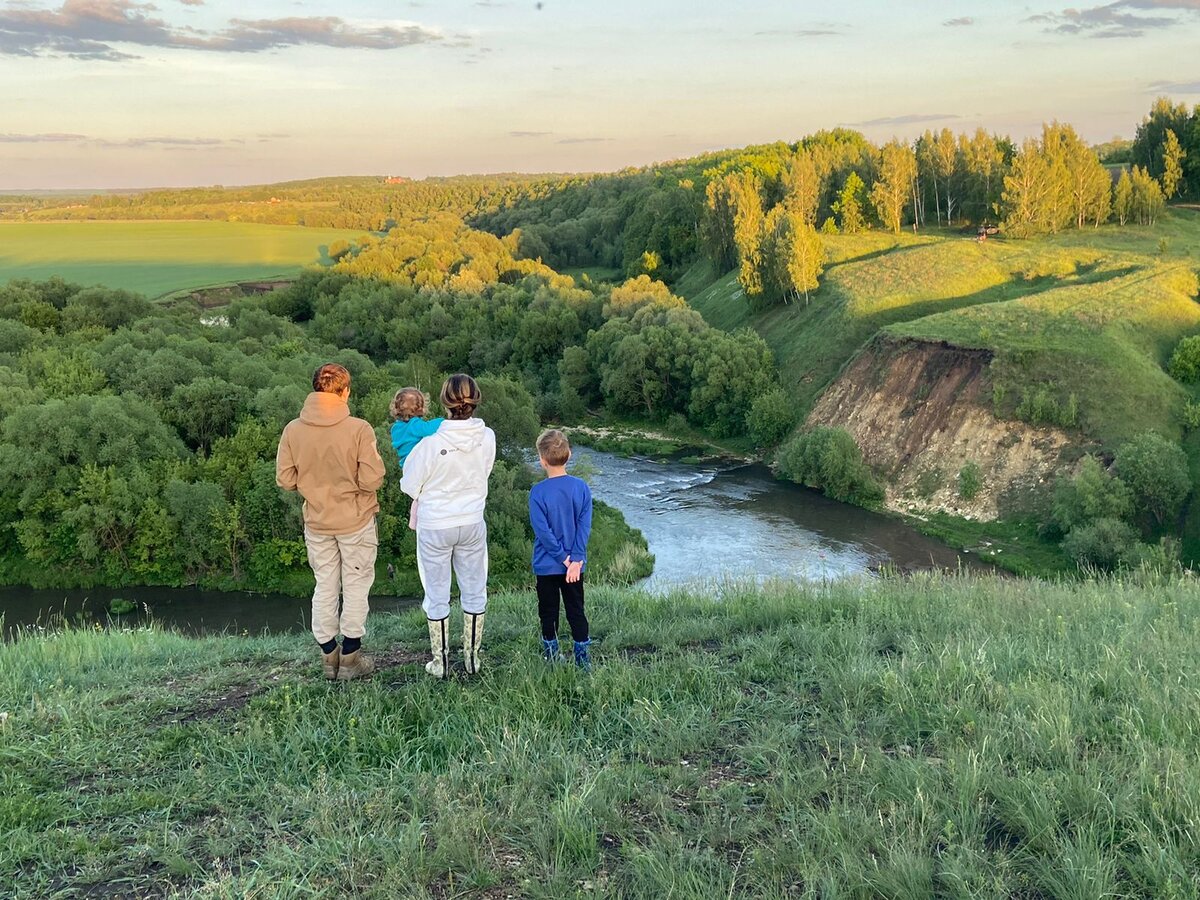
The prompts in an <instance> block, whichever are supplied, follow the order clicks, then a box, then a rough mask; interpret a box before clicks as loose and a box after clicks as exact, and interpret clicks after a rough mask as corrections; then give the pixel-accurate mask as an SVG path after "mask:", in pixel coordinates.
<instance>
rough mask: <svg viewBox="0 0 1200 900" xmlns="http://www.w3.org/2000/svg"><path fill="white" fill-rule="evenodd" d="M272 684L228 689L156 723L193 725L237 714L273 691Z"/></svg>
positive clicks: (164, 717)
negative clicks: (250, 703)
mask: <svg viewBox="0 0 1200 900" xmlns="http://www.w3.org/2000/svg"><path fill="white" fill-rule="evenodd" d="M271 687H272V685H271V684H264V683H262V682H260V681H250V682H246V683H245V684H236V685H232V686H230V687H228V688H226V689H225V690H224V691H222V692H221V693H220V694H215V695H211V696H208V697H203V698H201V699H200V701H199V702H198V703H197V704H196V705H194V706H192V707H191V708H184V707H180V708H176V709H174V710H172V711H170V712H168V713H166V714H164V715H163V716H162V717H161V718H160V719H159V721H158V722H157V723H156V724H158V725H160V726H163V725H192V724H194V723H196V722H203V721H205V720H207V719H214V718H216V717H217V716H220V715H222V714H224V713H227V712H236V711H237V710H239V709H243V708H245V706H246V705H247V704H248V703H249V702H250V701H251V700H253V699H254V698H255V697H257V696H258V695H259V694H265V693H266V692H267V691H269V690H270V689H271Z"/></svg>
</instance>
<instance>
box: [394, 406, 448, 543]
mask: <svg viewBox="0 0 1200 900" xmlns="http://www.w3.org/2000/svg"><path fill="white" fill-rule="evenodd" d="M391 413H392V418H393V419H395V420H396V421H395V422H394V423H393V424H392V446H393V447H394V448H395V450H396V458H397V459H399V461H400V467H401V468H404V461H405V460H406V459H408V454H410V453H412V451H413V447H415V446H417V443H418V442H419V441H420V440H421V438H424V437H429V436H430V435H431V434H435V433H436V432H437V430H438V429H439V428H441V427H442V422H444V421H445V419H442V418H440V417H439V418H436V419H426V418H424V415H425V394H424V393H422V392H421V391H420V390H419V389H418V388H415V387H406V388H401V389H400V390H398V391H396V396H395V397H393V398H392V405H391ZM408 527H409V528H411V529H413V530H414V531H415V530H416V528H417V501H416V500H414V501H413V505H412V510H411V512H409V514H408Z"/></svg>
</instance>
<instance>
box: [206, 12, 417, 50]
mask: <svg viewBox="0 0 1200 900" xmlns="http://www.w3.org/2000/svg"><path fill="white" fill-rule="evenodd" d="M230 25H231V26H232V27H231V28H229V29H227V30H226V31H224V32H222V33H221V34H220V35H218V36H217V37H215V38H213V39H212V42H211V46H210V47H209V48H207V49H212V50H231V51H236V52H239V53H245V52H250V53H253V52H257V51H260V50H271V49H274V48H276V47H290V46H296V45H298V44H317V45H321V46H325V47H343V48H346V47H354V48H357V49H367V50H395V49H397V48H399V47H410V46H412V45H413V44H425V43H429V42H431V41H438V40H441V35H440V34H438V33H437V32H435V31H431V30H430V29H428V28H424V27H422V26H420V25H402V26H399V27H395V26H391V25H380V26H375V27H363V26H355V25H352V24H351V23H349V22H347V21H345V20H344V19H339V18H337V17H336V16H313V17H304V18H301V17H294V18H286V19H232V20H231V21H230Z"/></svg>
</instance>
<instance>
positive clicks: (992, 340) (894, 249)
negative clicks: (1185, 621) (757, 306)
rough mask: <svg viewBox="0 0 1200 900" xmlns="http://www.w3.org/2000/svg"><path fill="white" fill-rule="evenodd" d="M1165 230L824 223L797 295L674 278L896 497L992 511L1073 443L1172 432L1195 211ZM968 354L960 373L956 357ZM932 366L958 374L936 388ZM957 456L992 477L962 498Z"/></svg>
mask: <svg viewBox="0 0 1200 900" xmlns="http://www.w3.org/2000/svg"><path fill="white" fill-rule="evenodd" d="M1163 229H1164V233H1167V234H1170V235H1171V239H1170V241H1169V242H1168V246H1170V247H1173V248H1174V249H1170V250H1169V251H1168V252H1167V253H1166V254H1165V255H1159V254H1157V253H1155V255H1150V254H1149V253H1148V252H1146V251H1148V250H1149V249H1150V247H1151V246H1152V245H1153V244H1152V237H1151V236H1153V235H1154V234H1155V230H1150V229H1141V230H1136V229H1129V228H1126V229H1118V228H1116V227H1106V228H1101V229H1093V230H1091V231H1088V232H1085V233H1078V234H1076V233H1072V234H1070V235H1063V236H1058V237H1054V238H1046V239H1040V240H1036V241H1002V240H1000V241H989V242H987V243H984V244H979V243H976V242H974V241H973V240H964V239H963V238H962V237H961V236H959V235H955V234H950V233H943V234H934V235H922V236H916V237H914V236H910V235H902V236H899V237H892V236H890V235H887V236H884V235H879V234H868V235H862V236H853V237H851V236H832V237H827V238H826V239H825V240H826V246H827V252H828V257H829V262H828V264H827V268H826V272H825V275H824V277H823V281H822V285H821V287H820V289H819V290H818V291H817V292H816V293H815V294H814V295H813V297H812V300H811V302H810V303H809V304H808V305H807V306H805V305H801V304H791V305H787V306H782V307H775V308H773V309H769V310H766V311H763V312H757V313H754V312H751V311H750V310H749V308H748V307H747V304H746V303H745V300H744V298H743V297H742V296H741V293H740V288H739V287H738V284H737V281H736V277H735V276H734V275H733V274H730V275H726V276H724V277H723V278H718V279H716V280H715V281H711V282H710V283H708V284H707V285H703V286H702V285H701V273H700V272H696V271H694V272H693V273H689V277H688V278H685V279H684V280H683V282H682V283H681V284H680V286H679V289H680V290H681V291H682V292H684V293H685V296H687V297H688V300H689V302H691V303H692V304H693V305H694V306H695V307H696V308H697V309H699V310H700V312H701V313H702V314H703V315H704V316H705V318H706V319H707V320H708V321H709V322H711V323H712V324H714V325H717V326H719V327H723V328H738V327H746V326H749V327H752V328H754V329H755V330H756V331H757V332H758V333H760V334H761V335H762V336H763V337H764V338H765V339H766V340H767V342H768V344H770V346H771V348H772V349H773V351H774V352H775V354H776V357H777V360H778V363H779V366H780V370H781V373H782V375H783V378H784V381H785V383H786V384H787V385H788V386H789V388H790V389H791V390H792V391H793V392H794V397H795V399H796V403H797V405H798V406H799V407H800V410H801V412H802V414H803V416H804V417H805V419H806V421H807V422H808V423H809V424H827V425H838V426H841V427H845V428H847V429H848V430H849V431H851V433H853V434H854V435H855V437H856V438H857V439H858V441H859V443H860V445H861V446H862V447H863V450H864V453H865V455H866V458H867V460H868V462H870V463H871V464H872V465H873V466H874V467H875V468H876V469H878V470H879V471H880V472H881V473H883V474H885V475H886V476H887V477H888V479H889V484H890V487H891V491H890V494H889V496H890V498H892V502H893V505H894V506H896V507H897V508H903V506H904V503H903V502H901V500H900V498H901V497H903V498H904V502H907V503H910V504H911V503H914V502H915V504H916V506H918V507H920V508H930V507H932V508H934V509H939V510H942V511H946V512H956V513H962V512H968V513H970V514H973V515H979V516H983V517H991V516H995V515H996V514H997V513H998V512H999V511H1000V506H1001V504H1000V503H999V499H1000V498H1001V497H1002V496H1007V497H1009V498H1010V499H1012V498H1014V497H1016V496H1018V495H1020V494H1021V493H1027V492H1028V489H1029V487H1030V485H1034V484H1041V483H1043V482H1045V481H1046V480H1047V479H1049V478H1050V477H1051V476H1052V475H1053V474H1054V472H1055V471H1060V470H1062V469H1063V468H1064V467H1065V466H1069V465H1070V464H1071V462H1072V461H1073V460H1074V459H1077V458H1078V456H1079V454H1080V453H1081V452H1083V451H1084V450H1099V451H1100V452H1102V453H1111V452H1112V451H1114V450H1115V449H1116V448H1117V447H1119V446H1120V444H1121V443H1123V442H1124V441H1125V440H1127V439H1129V438H1130V437H1132V436H1133V435H1135V434H1137V433H1139V432H1142V431H1147V430H1155V431H1158V432H1160V433H1162V434H1164V435H1166V436H1168V437H1170V438H1172V439H1174V440H1178V439H1179V438H1180V436H1181V434H1182V425H1181V419H1182V410H1183V406H1184V403H1185V401H1186V400H1187V399H1188V398H1189V392H1188V391H1187V390H1185V389H1184V388H1183V387H1182V386H1180V385H1179V384H1178V383H1176V382H1175V381H1173V380H1172V379H1171V378H1170V377H1169V376H1168V375H1167V374H1166V372H1165V371H1164V366H1165V364H1166V362H1167V361H1168V359H1169V358H1170V354H1171V351H1172V349H1173V348H1174V346H1175V344H1176V342H1177V341H1178V340H1179V339H1180V338H1181V337H1184V336H1186V335H1189V334H1193V333H1196V332H1197V331H1200V305H1198V304H1197V302H1196V297H1197V291H1198V289H1197V278H1196V272H1195V270H1194V263H1193V261H1192V259H1191V258H1190V253H1191V250H1192V248H1193V247H1196V248H1198V249H1200V215H1196V214H1195V213H1193V212H1190V211H1184V210H1176V211H1172V212H1171V213H1170V214H1169V215H1168V217H1167V221H1166V222H1165V223H1164V225H1163ZM1131 233H1132V237H1131ZM1153 246H1156V245H1153ZM877 338H886V340H877ZM917 347H920V348H923V349H919V350H917V349H914V348H917ZM897 348H901V349H897ZM903 348H907V349H903ZM938 348H941V349H938ZM967 351H970V353H967ZM947 354H950V355H949V356H947ZM964 354H965V355H964ZM968 358H969V359H971V360H972V362H971V365H970V366H969V367H968V368H969V372H968V371H967V370H962V369H960V368H958V363H957V362H956V359H968ZM943 369H944V370H945V371H946V372H957V373H958V376H960V377H961V381H954V380H953V379H951V381H949V382H947V384H946V385H942V386H940V387H939V384H938V379H937V378H935V377H934V376H935V374H936V373H937V372H939V371H940V370H943ZM910 370H911V371H910ZM922 373H923V374H922ZM935 393H936V397H937V398H940V399H939V400H937V401H936V402H934V401H933V400H931V395H932V394H935ZM926 402H932V403H933V408H931V409H927V410H926V409H922V407H923V405H924V404H925V403H926ZM864 404H865V405H866V407H867V408H862V407H863V406H864ZM918 413H919V414H918ZM914 442H916V444H914ZM918 444H919V445H920V446H921V447H923V448H924V452H918V451H919V449H920V448H919V447H918V446H916V445H918ZM1017 447H1024V448H1026V452H1024V453H1023V454H1020V453H1016V451H1015V448H1017ZM904 448H908V449H907V450H906V449H904ZM1035 448H1036V452H1034V450H1035ZM1068 448H1073V449H1068ZM951 451H953V452H951ZM938 454H941V455H942V458H941V459H940V461H938V464H937V465H936V466H935V465H932V463H933V461H934V458H935V456H937V455H938ZM1016 457H1020V458H1022V459H1023V460H1024V462H1022V463H1020V464H1016V463H1015V461H1014V460H1015V458H1016ZM1035 458H1036V459H1035ZM967 461H975V462H977V463H978V464H980V465H981V466H982V467H983V468H984V469H985V470H986V471H988V472H990V473H991V476H992V480H991V482H990V483H989V485H988V490H987V491H986V492H985V494H986V496H985V497H983V498H981V499H980V500H979V502H978V503H976V504H974V505H970V504H968V505H967V506H964V505H963V504H962V503H961V502H957V501H956V500H954V499H953V498H951V497H950V493H951V492H950V491H948V490H946V488H947V484H946V482H945V478H944V477H943V476H946V475H947V474H949V473H952V472H957V470H958V467H959V466H961V465H963V464H964V463H965V462H967ZM935 470H936V471H940V472H941V473H942V476H939V478H932V477H931V476H930V475H929V474H928V473H929V472H932V471H935ZM918 482H920V488H919V489H918ZM935 482H936V483H935ZM918 501H919V502H918Z"/></svg>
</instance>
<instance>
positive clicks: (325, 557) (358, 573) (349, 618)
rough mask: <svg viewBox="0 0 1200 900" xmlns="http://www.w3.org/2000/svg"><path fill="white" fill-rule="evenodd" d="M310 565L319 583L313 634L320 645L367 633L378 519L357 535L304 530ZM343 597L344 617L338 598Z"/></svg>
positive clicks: (315, 600)
mask: <svg viewBox="0 0 1200 900" xmlns="http://www.w3.org/2000/svg"><path fill="white" fill-rule="evenodd" d="M304 545H305V546H306V547H307V548H308V564H309V565H310V566H311V567H312V570H313V575H315V576H316V579H317V587H316V589H315V590H314V591H313V598H312V631H313V636H314V637H315V638H316V639H317V643H320V644H324V643H325V642H326V641H332V640H333V639H334V638H336V637H337V636H338V633H339V632H340V633H341V635H342V637H349V638H360V637H362V636H363V635H365V634H366V633H367V611H368V609H369V605H368V602H367V595H368V594H370V593H371V585H372V584H374V583H375V555H376V554H377V553H378V552H379V537H378V536H377V534H376V532H375V519H374V518H372V519H371V521H370V522H368V523H367V524H366V526H365V527H364V528H362V529H360V530H359V531H356V532H354V533H353V534H313V532H311V531H309V530H308V529H307V528H305V529H304ZM339 594H341V598H342V602H341V614H340V616H339V614H338V613H339V610H338V595H339Z"/></svg>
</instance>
